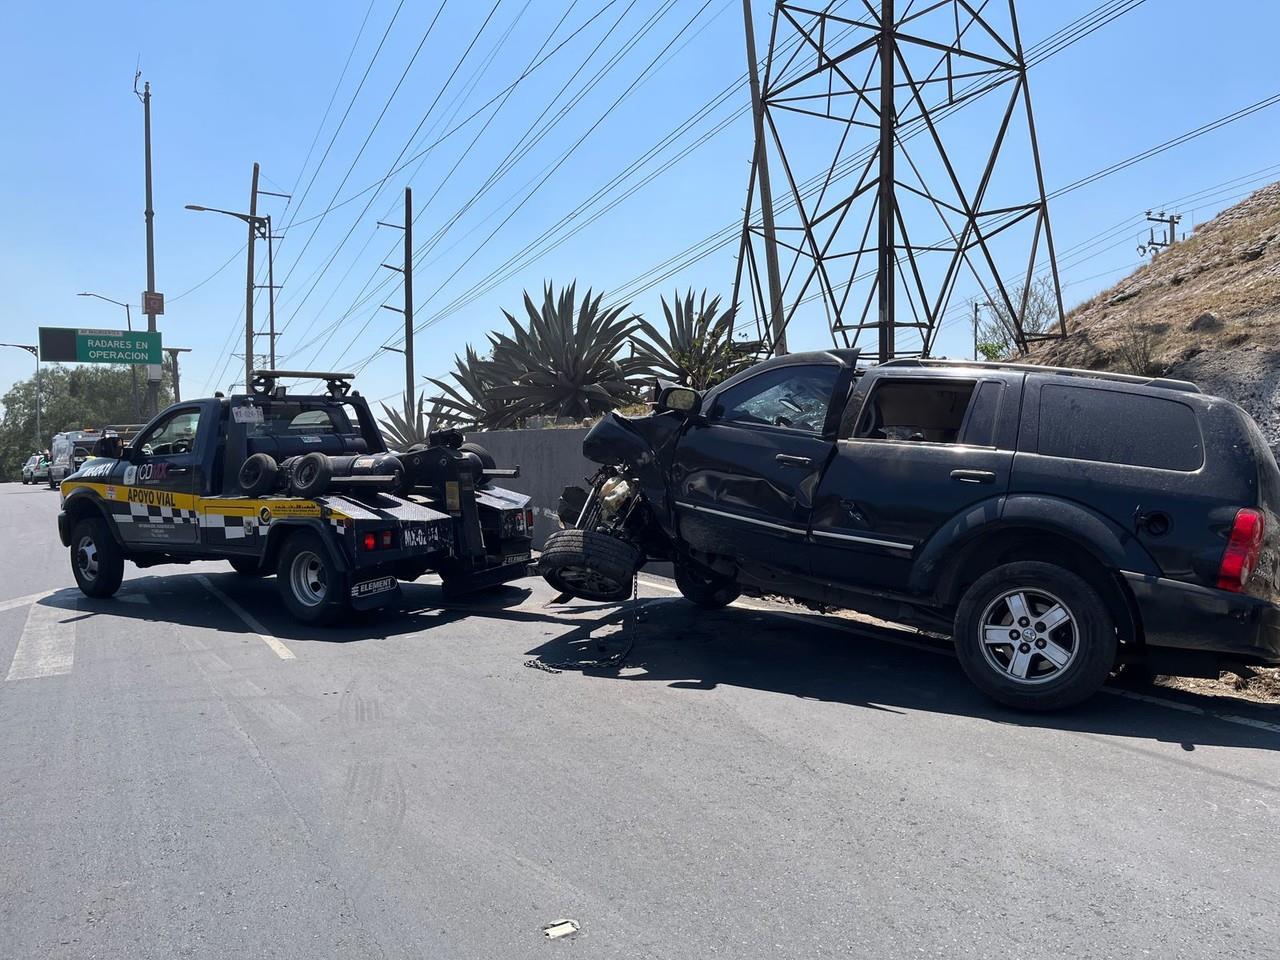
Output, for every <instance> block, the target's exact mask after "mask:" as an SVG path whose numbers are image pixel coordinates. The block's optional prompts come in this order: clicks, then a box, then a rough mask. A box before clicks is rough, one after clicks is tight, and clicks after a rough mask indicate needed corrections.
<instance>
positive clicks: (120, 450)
mask: <svg viewBox="0 0 1280 960" xmlns="http://www.w3.org/2000/svg"><path fill="white" fill-rule="evenodd" d="M97 447H98V449H97V450H96V451H95V452H96V453H97V455H98V456H100V457H109V458H110V459H112V460H119V459H120V458H121V457H122V456H123V455H124V444H122V443H121V442H120V438H119V437H103V438H102V439H100V440H99V441H98V444H97Z"/></svg>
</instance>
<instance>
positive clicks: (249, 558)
mask: <svg viewBox="0 0 1280 960" xmlns="http://www.w3.org/2000/svg"><path fill="white" fill-rule="evenodd" d="M352 378H353V375H352V374H347V373H315V372H308V371H287V370H260V371H256V372H255V374H254V376H253V377H252V379H251V386H250V391H249V393H246V394H243V395H233V396H230V397H227V396H224V395H222V394H221V393H218V394H215V395H214V396H213V397H212V398H209V399H204V400H193V401H182V402H180V403H175V404H173V405H172V406H170V407H168V408H167V409H165V410H164V411H162V412H161V413H160V414H158V415H157V416H156V417H155V418H154V419H153V420H152V421H150V422H149V423H148V424H147V425H146V426H145V427H144V428H142V430H141V431H139V432H138V433H137V435H136V436H135V437H134V438H133V439H132V440H131V441H130V442H129V443H128V444H127V445H126V444H124V443H123V441H121V440H120V439H119V438H118V437H110V436H108V437H104V438H102V439H101V440H100V441H99V445H98V453H99V456H98V457H97V458H95V459H93V460H90V461H88V462H86V463H85V464H84V465H83V466H82V467H80V469H78V470H77V471H76V472H75V473H73V474H71V475H70V476H68V477H67V478H66V479H65V480H63V481H62V483H61V484H60V492H61V496H62V509H61V512H60V513H59V514H58V533H59V536H60V538H61V540H62V543H63V545H64V546H66V547H67V548H69V550H70V557H71V568H72V572H73V573H74V575H75V578H76V583H77V585H78V586H79V587H80V589H81V591H82V592H84V593H85V594H86V595H88V596H90V597H109V596H111V595H112V594H114V593H115V592H116V590H117V589H118V588H119V587H120V584H121V581H122V579H123V575H124V563H125V561H126V560H127V561H130V562H132V563H133V564H134V565H136V566H138V567H150V566H154V565H157V564H170V563H179V564H184V563H190V562H192V561H196V560H225V561H227V562H229V563H230V564H231V566H232V568H233V569H234V570H235V571H237V572H238V573H240V574H243V575H245V576H265V575H268V574H272V573H274V574H275V575H276V580H277V585H278V589H279V592H280V597H281V600H282V601H283V603H284V605H285V607H286V608H287V609H288V610H289V612H290V613H292V614H293V615H294V616H295V617H296V618H297V619H299V620H301V621H302V622H304V623H308V624H317V625H319V624H326V623H330V622H332V621H333V620H335V619H337V618H338V617H339V616H341V615H342V614H343V613H345V612H346V611H347V610H349V609H355V610H371V609H376V608H378V607H382V606H385V605H386V604H388V603H390V602H392V601H393V600H394V599H396V598H397V596H398V595H399V589H400V588H399V584H400V582H401V581H409V580H416V579H417V578H419V577H421V576H422V575H424V574H425V573H427V572H429V571H434V572H437V573H439V574H440V577H441V580H442V583H443V585H444V590H445V593H446V595H448V596H453V595H457V594H460V593H466V592H470V591H473V590H479V589H484V588H487V587H493V586H497V585H500V584H503V583H507V582H510V581H512V580H516V579H519V578H522V577H524V576H526V575H527V574H528V566H529V562H530V559H531V555H530V548H531V544H532V541H531V532H532V528H533V511H532V510H531V509H530V506H529V497H528V496H526V495H524V494H520V493H516V492H514V491H511V490H506V489H503V488H501V487H498V486H496V485H495V484H494V481H495V480H497V479H502V478H504V477H506V478H514V477H517V476H519V468H518V467H516V468H513V469H500V468H498V467H496V465H495V464H494V462H493V459H492V457H490V456H489V455H488V453H487V452H486V451H484V450H483V448H480V447H479V446H477V445H475V444H470V443H467V442H466V438H465V437H464V436H463V434H462V433H460V432H458V431H456V430H444V431H438V432H436V433H433V434H432V435H431V436H430V437H429V438H428V441H427V442H426V443H420V444H415V445H413V446H411V447H409V448H408V449H407V450H404V451H400V452H396V453H393V452H392V451H390V450H389V449H388V448H387V445H386V443H385V441H384V440H383V437H382V433H381V431H380V430H379V429H378V425H377V422H376V421H375V419H374V417H373V415H372V413H371V412H370V410H369V406H368V403H367V402H366V401H365V400H364V398H363V397H361V396H360V394H359V392H357V391H353V390H352V389H351V380H352ZM285 379H307V380H319V381H322V382H324V383H325V389H324V392H323V393H321V394H314V395H295V394H291V393H289V392H288V391H287V390H286V388H285V387H284V386H283V385H282V384H280V381H281V380H285Z"/></svg>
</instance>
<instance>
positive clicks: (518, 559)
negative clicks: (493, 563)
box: [502, 553, 529, 563]
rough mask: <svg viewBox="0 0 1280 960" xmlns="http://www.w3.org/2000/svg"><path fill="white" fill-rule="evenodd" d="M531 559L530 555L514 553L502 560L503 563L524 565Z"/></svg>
mask: <svg viewBox="0 0 1280 960" xmlns="http://www.w3.org/2000/svg"><path fill="white" fill-rule="evenodd" d="M528 559H529V554H528V553H512V554H508V555H507V556H505V557H503V558H502V562H503V563H523V562H525V561H527V560H528Z"/></svg>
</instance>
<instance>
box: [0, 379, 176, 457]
mask: <svg viewBox="0 0 1280 960" xmlns="http://www.w3.org/2000/svg"><path fill="white" fill-rule="evenodd" d="M172 384H173V377H172V371H171V369H170V366H169V363H168V361H166V362H165V364H164V367H163V378H162V380H161V383H160V394H159V403H160V407H161V408H162V409H163V408H164V407H166V406H168V405H169V404H170V403H171V402H172V401H173V386H172ZM0 403H3V405H4V416H3V417H2V418H0V480H17V479H19V477H21V475H22V464H23V463H24V462H25V461H26V459H27V457H29V456H31V454H32V453H35V452H36V450H37V446H38V448H39V449H41V450H47V449H48V448H49V445H50V442H51V440H52V438H53V435H54V434H55V433H62V432H63V431H65V430H80V429H84V428H98V429H101V428H102V427H105V426H108V425H111V424H125V423H133V422H135V417H134V413H133V398H132V394H131V392H130V380H129V367H128V366H126V365H115V364H93V365H85V366H79V367H64V366H61V365H57V364H50V365H47V366H45V367H43V368H42V369H41V371H40V406H41V409H40V415H41V416H40V419H41V428H42V433H41V436H40V439H39V443H38V445H37V442H36V378H35V377H34V376H32V377H30V378H28V379H26V380H19V381H18V382H16V383H15V384H14V385H13V386H12V387H10V388H9V391H8V392H7V393H6V394H5V395H4V397H3V399H0Z"/></svg>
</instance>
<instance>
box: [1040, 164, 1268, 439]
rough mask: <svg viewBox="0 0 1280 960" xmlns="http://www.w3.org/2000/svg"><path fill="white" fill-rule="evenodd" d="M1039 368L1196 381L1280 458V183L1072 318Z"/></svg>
mask: <svg viewBox="0 0 1280 960" xmlns="http://www.w3.org/2000/svg"><path fill="white" fill-rule="evenodd" d="M1067 332H1068V336H1067V338H1066V339H1065V340H1055V341H1048V342H1046V343H1042V344H1040V345H1038V346H1037V347H1035V348H1034V349H1033V350H1032V351H1031V356H1030V359H1031V360H1032V361H1033V362H1035V363H1047V364H1053V365H1057V366H1066V367H1087V368H1091V369H1108V370H1119V371H1123V372H1126V373H1141V374H1146V375H1153V374H1159V375H1164V376H1170V377H1179V378H1182V379H1185V380H1193V381H1195V382H1196V383H1199V384H1200V386H1201V387H1202V388H1203V389H1204V390H1206V391H1208V392H1210V393H1216V394H1219V395H1221V396H1224V397H1228V398H1230V399H1231V400H1234V401H1235V402H1236V403H1238V404H1240V405H1241V406H1242V407H1244V408H1245V409H1246V410H1248V411H1249V413H1250V414H1252V415H1253V417H1254V419H1256V420H1257V421H1258V423H1259V424H1260V425H1261V426H1262V429H1263V431H1264V432H1265V433H1266V434H1267V437H1268V438H1269V439H1270V441H1271V445H1272V448H1273V449H1276V450H1278V451H1280V339H1278V338H1277V334H1280V183H1273V184H1271V185H1270V186H1268V187H1265V188H1263V189H1262V190H1259V191H1258V192H1257V193H1255V194H1253V195H1252V196H1250V197H1249V198H1248V199H1246V200H1244V201H1242V202H1240V203H1238V204H1236V205H1235V206H1234V207H1231V208H1230V209H1228V210H1226V211H1224V212H1223V213H1221V214H1219V215H1218V216H1217V217H1216V218H1215V219H1213V220H1210V221H1207V222H1206V223H1202V224H1201V225H1200V226H1198V227H1197V228H1196V229H1195V232H1194V233H1192V234H1191V235H1190V236H1189V237H1188V238H1187V239H1186V240H1183V241H1181V242H1179V243H1176V244H1174V245H1173V246H1172V247H1169V248H1168V249H1167V250H1165V251H1164V252H1162V253H1161V254H1159V255H1158V256H1157V257H1155V259H1154V260H1152V261H1151V262H1150V263H1149V264H1147V265H1145V266H1143V267H1141V268H1140V269H1138V270H1137V271H1136V272H1135V273H1133V274H1131V275H1130V276H1129V277H1126V278H1125V279H1124V280H1122V281H1120V283H1118V284H1116V285H1115V286H1114V287H1112V288H1111V289H1109V290H1106V291H1103V292H1102V293H1100V294H1098V295H1097V296H1096V297H1094V298H1093V299H1092V300H1089V301H1087V302H1085V303H1083V304H1081V305H1080V306H1078V307H1076V308H1075V309H1074V310H1072V311H1071V313H1070V314H1069V315H1068V317H1067Z"/></svg>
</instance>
